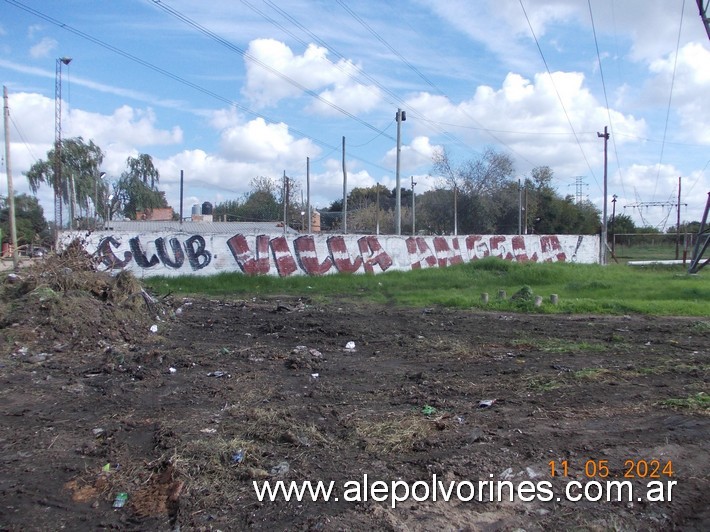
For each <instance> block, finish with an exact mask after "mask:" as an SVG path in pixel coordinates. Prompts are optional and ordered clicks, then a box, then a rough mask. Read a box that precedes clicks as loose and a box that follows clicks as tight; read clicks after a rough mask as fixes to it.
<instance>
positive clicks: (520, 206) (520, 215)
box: [518, 179, 523, 235]
mask: <svg viewBox="0 0 710 532" xmlns="http://www.w3.org/2000/svg"><path fill="white" fill-rule="evenodd" d="M522 231H523V187H522V186H521V184H520V179H518V235H520V234H522Z"/></svg>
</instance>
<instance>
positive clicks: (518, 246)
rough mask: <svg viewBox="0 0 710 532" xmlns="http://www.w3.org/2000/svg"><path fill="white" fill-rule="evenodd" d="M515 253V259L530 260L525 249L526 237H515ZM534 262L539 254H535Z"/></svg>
mask: <svg viewBox="0 0 710 532" xmlns="http://www.w3.org/2000/svg"><path fill="white" fill-rule="evenodd" d="M513 254H514V255H515V260H517V261H520V262H527V261H528V260H530V259H529V258H528V252H527V250H526V249H525V237H524V236H521V235H518V236H514V237H513ZM532 260H533V262H535V261H537V255H533V258H532Z"/></svg>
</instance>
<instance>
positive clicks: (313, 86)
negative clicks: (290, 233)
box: [0, 0, 710, 229]
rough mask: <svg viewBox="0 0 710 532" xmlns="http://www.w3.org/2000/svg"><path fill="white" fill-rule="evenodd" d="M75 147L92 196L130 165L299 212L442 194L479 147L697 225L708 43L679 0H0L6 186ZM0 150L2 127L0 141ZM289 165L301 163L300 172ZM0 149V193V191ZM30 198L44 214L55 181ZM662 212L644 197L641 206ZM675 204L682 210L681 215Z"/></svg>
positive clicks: (704, 177) (657, 221) (203, 196)
mask: <svg viewBox="0 0 710 532" xmlns="http://www.w3.org/2000/svg"><path fill="white" fill-rule="evenodd" d="M63 57H70V58H71V62H70V63H69V64H68V65H64V64H62V65H61V66H62V68H61V87H62V119H61V125H62V137H63V138H70V137H77V136H81V137H83V138H84V140H86V141H88V140H93V141H94V142H95V143H96V144H98V145H99V146H100V147H101V149H102V150H103V151H104V153H105V159H104V163H103V166H102V168H101V170H102V171H104V172H106V177H105V178H104V179H106V180H107V181H108V182H109V183H112V182H115V181H116V180H117V179H118V178H119V177H120V175H121V173H122V172H124V171H125V170H126V159H127V158H128V157H136V156H137V155H139V154H141V153H147V154H149V155H151V157H152V158H153V161H154V164H155V166H156V168H157V169H158V170H159V172H160V182H159V188H160V189H161V190H164V191H165V192H166V197H167V200H168V203H169V204H170V205H171V206H172V207H173V208H174V209H175V210H176V211H179V209H180V200H179V198H180V172H181V171H183V172H184V184H185V191H184V202H183V205H184V207H183V209H184V214H185V216H189V214H190V210H191V207H192V205H194V204H201V203H202V202H205V201H209V202H211V203H212V204H217V203H221V202H223V201H227V200H235V199H243V197H244V194H245V193H247V192H248V191H249V190H250V188H251V185H250V184H251V182H252V180H253V179H254V178H255V177H258V176H264V177H269V178H272V179H274V180H280V179H281V178H282V176H283V175H284V173H285V174H286V175H288V176H289V177H290V178H291V179H293V180H294V181H295V183H297V184H298V186H299V187H300V191H302V193H303V195H304V200H305V199H306V197H305V195H306V192H307V182H306V181H307V180H306V176H307V167H308V168H309V172H308V175H309V176H310V179H309V181H310V199H311V204H312V205H313V206H315V207H318V208H322V207H327V206H328V205H330V204H331V202H333V201H335V200H339V199H342V196H343V163H342V161H343V151H342V146H343V137H344V138H345V167H346V170H347V189H348V190H352V188H354V187H369V186H373V185H375V184H377V183H380V184H383V185H385V186H387V187H388V188H390V189H392V188H394V187H395V185H396V152H397V149H396V146H397V143H396V138H397V122H396V115H397V109H402V110H404V111H405V113H406V121H404V122H402V123H401V157H400V184H401V186H402V187H406V188H408V187H410V184H411V182H412V181H414V182H415V183H416V186H415V192H416V193H421V192H424V191H426V190H430V189H433V188H436V187H439V186H443V182H442V179H441V177H440V176H437V175H434V174H432V155H433V154H434V153H435V152H436V151H437V150H441V149H445V150H446V151H447V153H448V154H449V157H450V158H451V160H452V162H453V163H454V164H457V165H458V164H464V163H466V162H467V161H472V160H476V159H478V158H480V157H481V155H482V153H483V152H484V151H485V150H486V149H487V148H492V149H494V150H496V151H498V152H502V153H506V154H508V155H510V156H511V157H512V159H513V161H514V163H515V177H516V178H520V179H525V177H527V176H529V175H530V172H531V170H532V169H533V168H535V167H538V166H549V167H550V168H551V169H552V170H553V172H554V176H555V178H554V183H553V184H554V186H555V187H556V189H557V191H558V192H559V193H560V194H561V195H563V196H566V195H572V196H575V197H577V196H579V197H582V198H585V199H589V200H590V201H592V202H593V203H594V204H595V205H596V206H597V207H598V208H599V210H600V211H602V210H603V205H604V193H603V191H604V139H603V138H602V137H601V136H600V135H602V134H603V132H604V128H605V127H606V128H607V131H608V132H609V141H608V164H607V209H608V214H609V216H611V213H612V199H613V197H614V196H616V212H617V214H627V215H629V216H631V217H632V219H633V220H634V222H635V223H636V224H637V225H652V226H656V227H659V228H660V229H663V228H667V227H672V226H674V224H675V219H676V208H677V205H678V203H679V202H678V184H679V178H680V182H681V184H682V192H681V201H680V204H681V220H682V221H692V220H700V219H701V217H702V215H703V211H704V208H705V204H706V201H707V197H708V191H710V104H709V103H708V94H710V40H709V39H708V34H707V33H706V31H705V26H704V24H703V22H702V19H701V17H700V15H699V12H698V5H697V2H696V0H624V1H615V0H476V1H470V0H408V1H404V0H391V1H388V2H382V1H379V0H281V1H276V0H211V1H210V2H195V1H193V0H161V1H158V0H121V1H112V2H100V1H97V0H63V1H62V2H47V1H46V0H0V78H1V79H2V84H3V86H5V87H6V88H7V91H8V94H9V104H8V107H9V112H10V118H11V120H10V124H9V131H10V133H9V137H10V153H11V157H10V162H11V165H10V166H11V173H12V177H13V181H14V188H15V191H16V193H23V192H29V187H28V184H27V179H26V178H25V177H24V175H23V173H24V172H26V171H27V170H28V169H29V168H30V167H31V166H32V164H33V163H34V162H36V161H37V160H40V159H46V158H47V152H48V151H49V150H50V149H51V148H52V146H53V142H54V139H55V85H56V81H57V75H56V71H57V62H58V60H59V58H63ZM3 139H4V135H3ZM307 160H308V161H309V165H307ZM6 176H7V172H6V164H5V155H4V150H3V157H2V166H1V167H0V194H2V195H6V194H7V190H8V188H7V179H6ZM37 195H38V198H39V199H40V202H41V204H42V205H43V207H44V210H45V217H46V218H47V219H48V220H51V219H53V216H54V207H53V201H52V190H51V189H50V187H48V186H43V187H41V188H40V190H39V191H38V194H37ZM655 204H661V205H655ZM686 204H687V205H686Z"/></svg>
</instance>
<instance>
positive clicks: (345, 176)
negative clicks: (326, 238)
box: [343, 137, 348, 235]
mask: <svg viewBox="0 0 710 532" xmlns="http://www.w3.org/2000/svg"><path fill="white" fill-rule="evenodd" d="M343 234H346V235H347V234H348V171H347V169H346V168H345V137H343Z"/></svg>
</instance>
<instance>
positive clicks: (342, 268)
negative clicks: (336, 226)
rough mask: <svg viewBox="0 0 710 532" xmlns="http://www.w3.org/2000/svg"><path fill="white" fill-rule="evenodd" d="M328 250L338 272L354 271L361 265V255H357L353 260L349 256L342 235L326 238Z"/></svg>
mask: <svg viewBox="0 0 710 532" xmlns="http://www.w3.org/2000/svg"><path fill="white" fill-rule="evenodd" d="M328 250H329V251H330V256H331V257H332V258H333V263H334V264H335V268H336V269H337V270H338V271H339V272H346V273H355V272H356V271H358V270H359V269H360V266H362V257H361V256H360V255H358V256H357V257H355V260H352V259H351V258H350V253H348V246H347V244H345V239H344V238H343V237H342V236H332V237H330V238H329V239H328Z"/></svg>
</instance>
